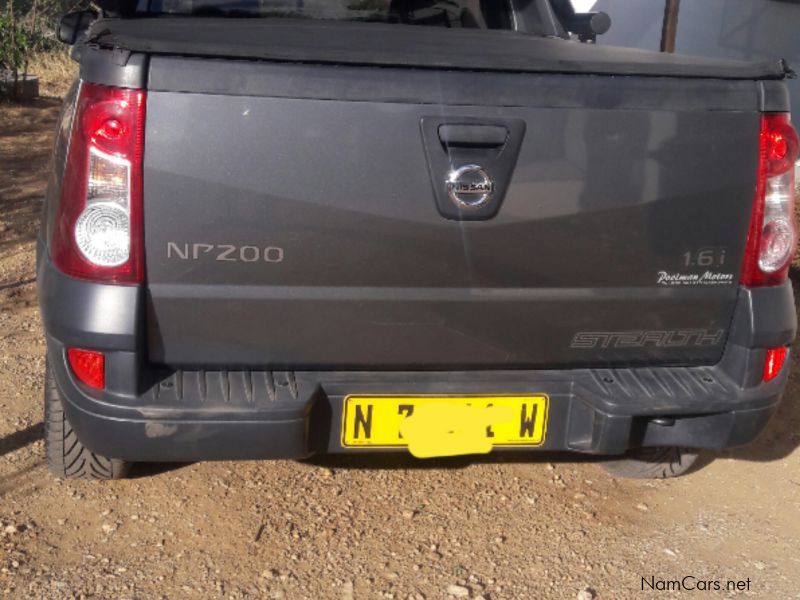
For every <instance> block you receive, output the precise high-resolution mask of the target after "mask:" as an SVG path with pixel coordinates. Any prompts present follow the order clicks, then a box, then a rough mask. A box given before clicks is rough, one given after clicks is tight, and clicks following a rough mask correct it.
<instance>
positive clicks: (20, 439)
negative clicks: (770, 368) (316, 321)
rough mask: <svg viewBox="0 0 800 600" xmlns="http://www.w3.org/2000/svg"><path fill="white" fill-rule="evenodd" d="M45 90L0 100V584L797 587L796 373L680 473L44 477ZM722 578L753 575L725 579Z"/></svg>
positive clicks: (348, 594) (356, 594)
mask: <svg viewBox="0 0 800 600" xmlns="http://www.w3.org/2000/svg"><path fill="white" fill-rule="evenodd" d="M57 104H58V103H57V102H56V101H53V100H43V101H41V102H39V103H38V104H36V105H34V106H31V107H27V108H18V107H17V108H13V107H9V106H0V595H3V594H5V595H6V596H9V597H14V598H73V597H94V598H114V599H117V598H160V597H164V598H217V597H219V598H287V599H293V598H334V599H339V598H342V599H347V598H396V599H403V600H405V599H406V598H426V599H435V598H458V597H463V598H467V597H471V598H479V597H483V598H485V599H488V598H491V599H494V600H498V599H504V598H581V599H588V598H594V597H596V598H609V599H611V598H614V599H616V598H636V597H665V598H667V597H676V596H681V597H721V598H725V597H734V596H740V597H754V598H800V582H799V581H798V579H799V576H800V450H798V445H800V386H799V385H798V380H797V377H794V378H793V380H792V382H791V385H790V387H789V390H788V393H787V396H786V398H785V400H784V404H783V407H782V409H781V411H780V414H779V415H778V416H777V418H775V419H774V420H773V421H772V423H771V425H770V427H769V430H768V431H767V432H766V433H765V434H764V435H763V436H762V438H761V439H760V440H759V441H758V442H757V443H756V444H754V445H752V446H750V447H748V448H745V449H742V450H739V451H736V452H732V453H726V454H724V455H722V456H716V457H710V458H714V460H713V462H712V463H711V464H709V465H708V466H706V467H705V468H704V469H702V470H700V471H698V472H696V473H694V474H692V475H689V476H687V477H684V478H681V479H678V480H673V481H661V482H638V481H616V480H613V479H611V478H610V477H609V476H607V475H605V474H604V473H603V471H601V470H600V468H599V467H598V466H597V465H595V464H592V463H591V462H580V463H578V462H570V461H574V460H576V459H575V457H569V456H566V457H565V456H552V455H547V456H542V455H537V457H535V462H532V463H524V462H504V461H501V460H499V459H497V458H494V459H489V460H485V461H479V462H476V463H472V464H470V463H469V462H466V461H439V462H434V463H420V462H414V461H412V460H411V459H408V458H386V457H383V458H380V457H379V458H375V457H370V458H368V459H363V460H361V459H359V460H356V459H324V460H318V461H315V462H309V463H296V462H243V463H214V464H193V465H176V466H163V465H160V466H159V465H156V466H142V467H139V468H138V469H137V470H136V472H135V476H136V478H134V479H132V480H129V481H122V482H114V483H108V484H100V485H93V484H89V483H72V482H65V481H56V480H54V479H52V478H51V477H50V476H49V475H48V473H47V472H46V469H45V466H44V464H43V461H42V453H43V448H42V441H41V439H40V438H41V434H42V409H41V401H40V399H41V395H42V389H41V374H42V369H43V366H44V357H43V354H44V346H43V343H42V338H41V325H40V321H39V316H38V310H37V307H36V297H35V283H34V276H35V273H34V239H35V228H36V220H37V218H38V211H39V208H40V200H39V198H40V197H41V196H42V193H43V187H44V182H45V180H46V174H47V155H48V151H49V145H50V131H51V128H52V126H53V123H54V122H55V119H56V118H57ZM685 576H690V577H694V578H695V579H688V580H686V582H687V583H688V584H692V583H693V584H694V585H695V586H699V587H700V588H702V587H703V584H702V581H703V580H711V581H719V582H720V583H721V586H722V588H723V590H722V591H711V592H700V591H696V592H684V593H682V594H678V593H676V592H674V591H662V592H657V591H653V590H650V588H649V587H648V585H647V584H643V581H642V578H646V579H647V581H648V582H652V585H654V586H655V587H656V588H659V587H663V586H664V585H666V584H664V583H663V582H664V581H665V580H674V579H681V578H683V577H685ZM651 577H652V578H653V579H652V580H651ZM728 580H733V581H735V582H740V584H739V585H740V587H742V588H746V589H744V590H741V591H737V592H726V591H725V589H724V588H725V586H726V585H727V582H728ZM659 582H662V583H661V584H660V583H659ZM643 586H644V588H645V591H643V590H642V588H643ZM711 587H714V586H713V585H712V586H711Z"/></svg>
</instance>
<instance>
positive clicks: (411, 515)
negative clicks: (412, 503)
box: [403, 509, 416, 519]
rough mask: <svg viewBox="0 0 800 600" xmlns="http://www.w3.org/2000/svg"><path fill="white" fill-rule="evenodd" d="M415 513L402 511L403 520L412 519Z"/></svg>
mask: <svg viewBox="0 0 800 600" xmlns="http://www.w3.org/2000/svg"><path fill="white" fill-rule="evenodd" d="M415 514H416V513H415V512H414V511H413V510H408V509H406V510H404V511H403V518H404V519H413V518H414V515H415Z"/></svg>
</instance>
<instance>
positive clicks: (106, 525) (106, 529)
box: [103, 523, 117, 534]
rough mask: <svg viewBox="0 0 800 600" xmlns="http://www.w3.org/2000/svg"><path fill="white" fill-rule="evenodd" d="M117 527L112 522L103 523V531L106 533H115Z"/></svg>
mask: <svg viewBox="0 0 800 600" xmlns="http://www.w3.org/2000/svg"><path fill="white" fill-rule="evenodd" d="M116 529H117V528H116V527H114V526H113V525H111V524H110V523H103V533H106V534H110V533H114V531H116Z"/></svg>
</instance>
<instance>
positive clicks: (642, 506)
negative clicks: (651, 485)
mask: <svg viewBox="0 0 800 600" xmlns="http://www.w3.org/2000/svg"><path fill="white" fill-rule="evenodd" d="M636 508H637V510H640V511H642V512H647V511H648V510H650V507H649V506H647V504H645V503H644V502H640V503H639V504H637V505H636Z"/></svg>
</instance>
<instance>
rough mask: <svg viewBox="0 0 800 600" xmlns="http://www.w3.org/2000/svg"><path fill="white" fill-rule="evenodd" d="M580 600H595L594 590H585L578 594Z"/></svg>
mask: <svg viewBox="0 0 800 600" xmlns="http://www.w3.org/2000/svg"><path fill="white" fill-rule="evenodd" d="M577 598H578V600H594V598H595V593H594V590H593V589H592V588H588V587H587V588H583V589H582V590H581V591H580V592H578V596H577Z"/></svg>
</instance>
